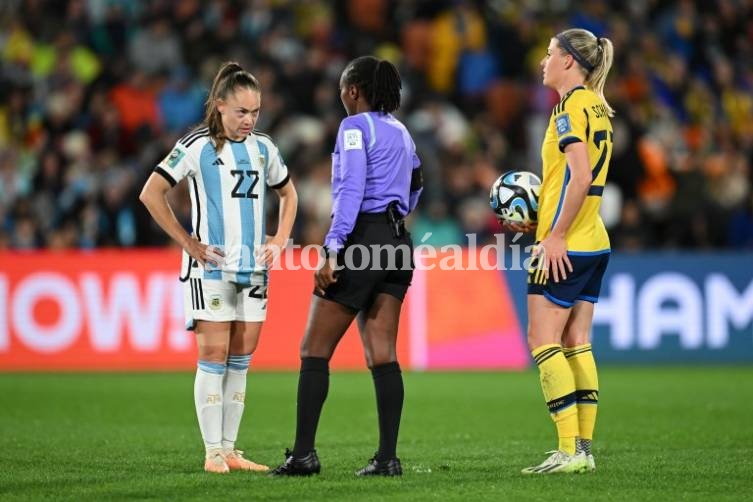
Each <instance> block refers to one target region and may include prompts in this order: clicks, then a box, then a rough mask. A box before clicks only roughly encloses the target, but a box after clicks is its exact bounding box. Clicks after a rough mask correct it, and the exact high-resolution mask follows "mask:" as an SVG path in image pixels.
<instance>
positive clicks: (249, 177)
mask: <svg viewBox="0 0 753 502" xmlns="http://www.w3.org/2000/svg"><path fill="white" fill-rule="evenodd" d="M230 174H232V175H233V176H234V177H235V186H234V187H233V191H232V192H231V194H230V196H231V197H232V198H234V199H244V198H245V199H258V198H259V194H258V193H256V192H255V191H256V186H257V185H258V184H259V171H255V170H242V169H233V170H232V171H230Z"/></svg>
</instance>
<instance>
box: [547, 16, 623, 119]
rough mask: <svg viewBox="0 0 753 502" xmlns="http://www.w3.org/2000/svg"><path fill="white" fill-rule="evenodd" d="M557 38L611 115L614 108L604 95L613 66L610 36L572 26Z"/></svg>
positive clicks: (588, 85) (587, 84) (612, 47)
mask: <svg viewBox="0 0 753 502" xmlns="http://www.w3.org/2000/svg"><path fill="white" fill-rule="evenodd" d="M555 38H556V39H557V40H558V41H559V45H560V48H561V49H562V50H563V51H565V52H567V53H569V54H571V55H572V56H573V58H574V59H575V61H576V62H577V63H578V64H579V66H580V69H581V71H582V72H583V74H584V75H585V76H586V86H587V87H588V88H589V89H591V90H592V91H594V92H595V93H596V94H597V95H598V96H599V97H600V98H601V100H602V101H603V102H604V106H606V108H607V112H608V114H609V116H610V117H612V116H614V109H613V108H612V107H611V106H609V103H607V100H606V98H605V97H604V84H605V83H606V81H607V75H608V74H609V70H610V69H611V68H612V61H613V60H614V46H613V45H612V41H611V40H609V39H608V38H605V37H601V38H597V37H596V36H595V35H594V34H593V33H591V32H590V31H588V30H583V29H580V28H572V29H569V30H565V31H563V32H561V33H558V34H557V35H556V36H555Z"/></svg>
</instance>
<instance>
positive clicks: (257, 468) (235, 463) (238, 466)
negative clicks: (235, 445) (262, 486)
mask: <svg viewBox="0 0 753 502" xmlns="http://www.w3.org/2000/svg"><path fill="white" fill-rule="evenodd" d="M225 463H226V464H227V466H228V467H229V468H230V470H231V471H253V472H266V471H268V470H269V467H267V466H266V465H262V464H257V463H256V462H252V461H250V460H248V459H247V458H243V452H242V451H240V450H231V451H229V452H228V453H225Z"/></svg>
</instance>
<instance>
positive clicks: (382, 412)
mask: <svg viewBox="0 0 753 502" xmlns="http://www.w3.org/2000/svg"><path fill="white" fill-rule="evenodd" d="M371 375H372V376H373V377H374V390H375V391H376V400H377V412H378V414H379V451H378V452H377V460H389V459H391V458H395V457H396V456H397V432H398V429H400V416H401V415H402V413H403V396H404V390H403V375H402V373H400V365H399V364H398V363H397V362H394V363H387V364H381V365H379V366H374V367H373V368H371Z"/></svg>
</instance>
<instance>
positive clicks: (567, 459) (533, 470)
mask: <svg viewBox="0 0 753 502" xmlns="http://www.w3.org/2000/svg"><path fill="white" fill-rule="evenodd" d="M547 453H549V454H550V455H549V457H548V458H547V459H546V460H544V461H543V462H542V463H540V464H539V465H536V466H532V467H526V468H525V469H523V470H522V471H520V472H522V473H523V474H559V473H578V472H585V471H587V470H588V459H587V458H586V454H585V453H583V452H582V451H580V452H576V453H575V455H570V454H569V453H565V452H564V451H560V450H556V451H550V452H547Z"/></svg>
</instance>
